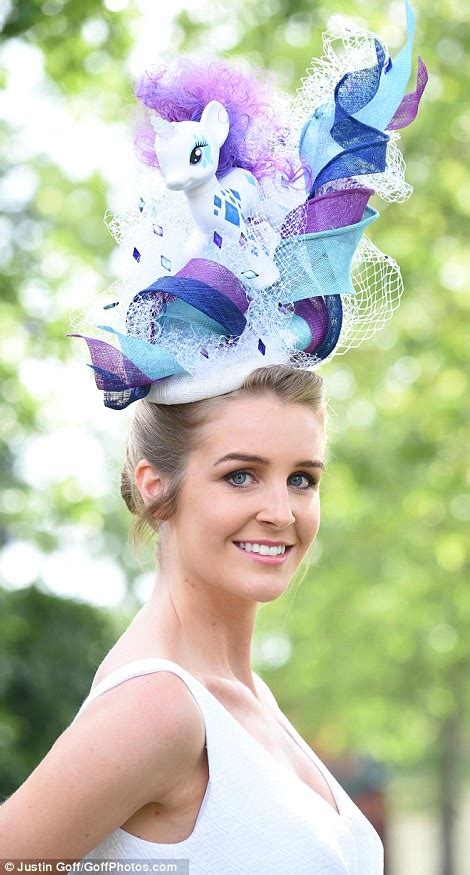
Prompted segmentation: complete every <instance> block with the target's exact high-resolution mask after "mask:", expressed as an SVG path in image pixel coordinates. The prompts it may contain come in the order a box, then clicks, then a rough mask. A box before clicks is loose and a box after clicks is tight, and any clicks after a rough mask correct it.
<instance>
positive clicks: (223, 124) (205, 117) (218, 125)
mask: <svg viewBox="0 0 470 875" xmlns="http://www.w3.org/2000/svg"><path fill="white" fill-rule="evenodd" d="M201 124H202V125H204V127H207V128H208V129H209V131H210V132H211V134H212V136H213V137H214V139H215V142H216V143H217V145H218V147H219V149H220V147H221V146H223V144H224V143H225V140H226V139H227V137H228V132H229V130H230V122H229V117H228V112H227V110H226V109H225V107H224V106H222V104H221V103H219V101H218V100H211V102H210V103H208V104H207V106H206V107H205V109H204V111H203V113H202V116H201Z"/></svg>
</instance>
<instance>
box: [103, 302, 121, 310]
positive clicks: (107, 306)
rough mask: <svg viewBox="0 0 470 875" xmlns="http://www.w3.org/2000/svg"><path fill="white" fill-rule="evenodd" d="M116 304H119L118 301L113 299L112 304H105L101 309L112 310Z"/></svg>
mask: <svg viewBox="0 0 470 875" xmlns="http://www.w3.org/2000/svg"><path fill="white" fill-rule="evenodd" d="M118 304H119V301H114V303H113V304H105V305H104V307H103V310H112V309H113V307H117V306H118Z"/></svg>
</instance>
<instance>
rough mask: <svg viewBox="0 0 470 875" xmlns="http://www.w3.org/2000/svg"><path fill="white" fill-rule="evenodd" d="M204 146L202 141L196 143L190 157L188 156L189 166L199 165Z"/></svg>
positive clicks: (205, 144)
mask: <svg viewBox="0 0 470 875" xmlns="http://www.w3.org/2000/svg"><path fill="white" fill-rule="evenodd" d="M204 146H207V143H204V142H202V141H201V142H200V143H196V145H195V147H194V149H193V151H192V152H191V155H190V156H189V163H190V164H199V162H200V160H201V158H202V150H203V148H204Z"/></svg>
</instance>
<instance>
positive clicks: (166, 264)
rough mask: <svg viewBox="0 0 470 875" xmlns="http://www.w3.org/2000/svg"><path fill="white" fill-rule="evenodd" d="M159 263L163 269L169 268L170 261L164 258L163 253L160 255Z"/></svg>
mask: <svg viewBox="0 0 470 875" xmlns="http://www.w3.org/2000/svg"><path fill="white" fill-rule="evenodd" d="M160 264H161V266H162V267H164V268H165V270H168V271H169V270H171V261H170V259H169V258H165V256H164V255H160Z"/></svg>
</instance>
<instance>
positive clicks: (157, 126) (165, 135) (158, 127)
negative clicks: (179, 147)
mask: <svg viewBox="0 0 470 875" xmlns="http://www.w3.org/2000/svg"><path fill="white" fill-rule="evenodd" d="M150 124H151V125H152V128H153V129H154V131H155V133H156V134H157V136H158V137H160V138H161V139H162V140H171V138H172V137H174V135H175V134H176V131H175V129H174V127H173V125H172V124H171V122H167V121H166V119H163V118H160V116H158V115H151V116H150Z"/></svg>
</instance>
